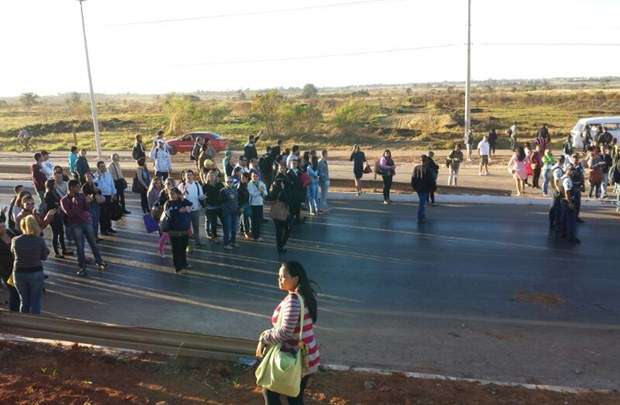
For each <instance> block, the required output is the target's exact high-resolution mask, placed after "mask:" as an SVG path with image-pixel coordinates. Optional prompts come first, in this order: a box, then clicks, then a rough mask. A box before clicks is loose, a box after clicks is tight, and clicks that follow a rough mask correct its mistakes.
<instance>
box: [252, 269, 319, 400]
mask: <svg viewBox="0 0 620 405" xmlns="http://www.w3.org/2000/svg"><path fill="white" fill-rule="evenodd" d="M278 285H279V287H280V289H281V290H283V291H287V292H288V294H287V296H286V297H285V298H284V299H283V300H282V302H280V304H279V305H278V306H277V307H276V309H275V311H274V313H273V316H272V318H271V322H272V325H273V328H271V329H268V330H265V331H263V333H261V335H260V338H259V343H258V346H257V350H256V351H257V357H259V358H262V361H261V363H260V365H259V366H258V368H257V369H256V372H255V376H256V384H257V385H258V386H260V387H262V388H263V397H264V399H265V404H266V405H274V404H276V405H277V404H280V403H281V402H280V396H281V395H284V396H286V397H287V400H288V403H289V404H290V405H298V404H303V393H304V389H305V388H306V386H307V384H308V380H309V377H310V375H311V374H313V373H315V372H317V371H318V366H319V363H320V357H319V345H318V343H317V340H316V338H315V335H314V323H315V322H316V317H317V302H316V294H315V292H314V288H313V285H314V283H313V282H312V281H311V280H309V279H308V277H307V275H306V272H305V270H304V268H303V267H302V265H301V264H300V263H298V262H295V261H289V262H285V263H283V264H282V265H281V267H280V269H279V276H278Z"/></svg>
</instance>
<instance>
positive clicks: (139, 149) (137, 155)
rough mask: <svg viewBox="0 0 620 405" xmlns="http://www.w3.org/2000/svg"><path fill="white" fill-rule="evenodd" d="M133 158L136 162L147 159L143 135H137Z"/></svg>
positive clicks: (132, 151)
mask: <svg viewBox="0 0 620 405" xmlns="http://www.w3.org/2000/svg"><path fill="white" fill-rule="evenodd" d="M131 157H132V158H133V160H135V161H136V162H137V161H138V160H140V159H146V149H145V148H144V142H142V135H140V134H137V135H136V142H135V143H134V144H133V147H132V148H131Z"/></svg>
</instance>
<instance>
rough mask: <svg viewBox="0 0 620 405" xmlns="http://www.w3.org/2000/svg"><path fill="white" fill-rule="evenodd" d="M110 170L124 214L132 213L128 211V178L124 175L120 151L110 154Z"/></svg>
mask: <svg viewBox="0 0 620 405" xmlns="http://www.w3.org/2000/svg"><path fill="white" fill-rule="evenodd" d="M108 172H109V173H110V174H111V175H112V180H113V181H114V187H116V194H117V196H118V200H119V202H120V204H121V208H122V209H123V214H131V212H130V211H127V205H126V204H125V190H127V180H125V176H124V175H123V169H121V157H120V156H119V155H118V153H113V154H112V156H110V162H109V163H108Z"/></svg>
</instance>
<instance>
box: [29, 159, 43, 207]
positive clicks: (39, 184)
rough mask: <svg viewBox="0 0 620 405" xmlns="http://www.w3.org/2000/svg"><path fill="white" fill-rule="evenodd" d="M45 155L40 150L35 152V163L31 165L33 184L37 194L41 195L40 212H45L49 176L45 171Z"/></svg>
mask: <svg viewBox="0 0 620 405" xmlns="http://www.w3.org/2000/svg"><path fill="white" fill-rule="evenodd" d="M42 164H43V155H41V153H40V152H37V153H35V154H34V163H33V164H32V165H30V174H31V175H32V184H33V185H34V189H35V190H36V191H37V195H38V196H39V201H40V203H39V209H38V210H39V212H43V211H44V210H45V198H44V194H45V182H46V181H47V176H46V175H45V172H44V171H43V167H42V166H41V165H42Z"/></svg>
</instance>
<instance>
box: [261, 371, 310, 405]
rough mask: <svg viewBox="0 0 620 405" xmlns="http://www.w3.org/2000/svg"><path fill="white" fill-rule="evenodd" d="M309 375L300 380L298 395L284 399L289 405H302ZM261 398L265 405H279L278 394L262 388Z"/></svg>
mask: <svg viewBox="0 0 620 405" xmlns="http://www.w3.org/2000/svg"><path fill="white" fill-rule="evenodd" d="M309 378H310V376H309V375H307V376H305V377H304V378H302V379H301V386H300V389H299V395H297V396H296V397H294V398H293V397H286V399H287V400H288V403H289V405H303V403H304V391H305V389H306V386H307V385H308V379H309ZM263 398H264V399H265V405H281V404H282V402H281V401H280V394H278V393H277V392H273V391H269V390H268V389H264V388H263Z"/></svg>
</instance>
